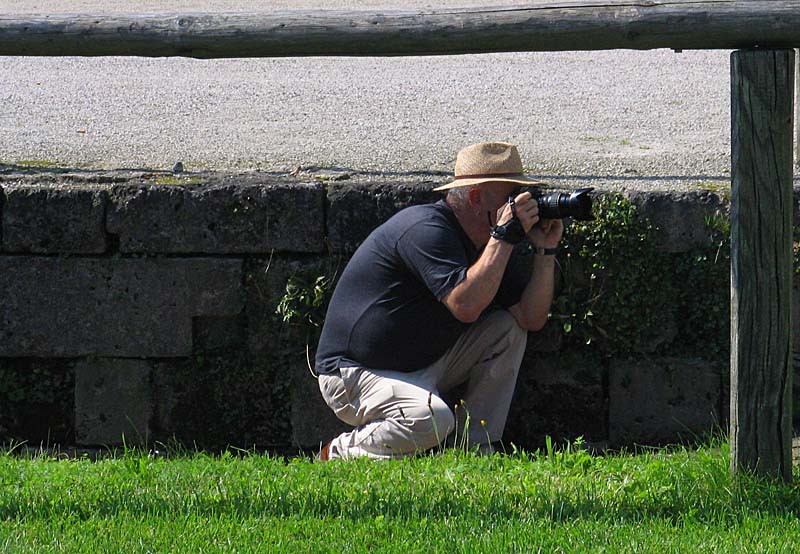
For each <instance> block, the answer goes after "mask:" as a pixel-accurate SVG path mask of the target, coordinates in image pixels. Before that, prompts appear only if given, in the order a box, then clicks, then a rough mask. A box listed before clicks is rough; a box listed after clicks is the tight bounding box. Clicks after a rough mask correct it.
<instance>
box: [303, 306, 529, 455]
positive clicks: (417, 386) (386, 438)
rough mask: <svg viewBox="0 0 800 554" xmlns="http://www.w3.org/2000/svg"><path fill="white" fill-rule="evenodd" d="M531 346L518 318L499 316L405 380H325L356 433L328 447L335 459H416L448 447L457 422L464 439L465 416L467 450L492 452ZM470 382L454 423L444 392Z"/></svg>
mask: <svg viewBox="0 0 800 554" xmlns="http://www.w3.org/2000/svg"><path fill="white" fill-rule="evenodd" d="M526 340H527V333H526V332H525V331H524V330H523V329H522V328H521V327H520V326H519V325H517V322H516V320H515V319H514V317H513V316H512V315H511V314H510V313H509V312H507V311H505V310H499V311H496V312H493V313H491V314H489V315H487V316H485V317H483V318H481V319H479V320H478V321H476V322H475V323H473V324H472V325H470V327H469V328H468V329H467V330H466V331H465V332H464V334H463V335H462V336H461V337H460V338H459V339H458V341H457V342H456V343H455V344H454V345H453V346H452V347H451V348H450V350H448V351H447V352H446V353H445V355H444V356H442V358H440V359H439V360H437V361H436V362H435V363H434V364H432V365H430V366H429V367H426V368H424V369H420V370H417V371H414V372H410V373H403V372H399V371H385V370H375V369H368V368H363V367H344V368H342V369H341V370H340V371H336V372H333V373H330V374H327V375H320V376H319V387H320V390H321V391H322V396H323V398H324V399H325V402H326V403H327V404H328V406H330V408H331V409H332V410H333V411H334V413H335V414H336V416H337V417H338V418H339V419H341V420H342V421H344V422H345V423H347V424H349V425H352V426H354V427H355V429H353V430H352V431H349V432H347V433H343V434H341V435H339V436H338V437H336V438H334V439H333V441H331V445H330V450H329V456H330V458H331V459H333V458H355V457H359V456H369V457H370V458H398V457H402V456H406V455H409V454H413V453H414V452H417V451H419V450H425V449H428V448H431V447H433V446H436V445H437V444H440V443H441V442H442V441H444V439H445V437H446V436H447V435H448V434H450V433H451V432H452V431H453V430H454V429H455V428H456V420H457V421H458V423H457V427H458V435H461V434H462V429H464V426H465V425H466V423H467V416H468V418H469V428H468V429H467V430H466V436H467V438H468V440H469V444H470V445H478V446H484V445H485V447H488V448H490V443H491V442H494V441H498V440H500V438H501V437H502V435H503V429H504V428H505V424H506V417H507V416H508V409H509V406H510V404H511V397H512V395H513V394H514V385H515V384H516V380H517V373H518V371H519V366H520V364H521V363H522V356H523V354H524V353H525V343H526ZM408 347H409V348H413V347H414V345H409V346H408ZM465 382H466V383H467V390H466V393H465V395H464V399H463V404H461V403H459V405H458V408H457V409H456V410H455V414H456V415H455V416H454V415H453V413H454V412H453V410H451V408H453V407H450V406H448V405H447V404H445V402H444V400H442V399H441V398H440V397H439V391H443V392H447V391H448V390H450V389H452V388H454V387H456V386H458V385H460V384H462V383H465ZM458 440H459V438H458V437H456V441H458Z"/></svg>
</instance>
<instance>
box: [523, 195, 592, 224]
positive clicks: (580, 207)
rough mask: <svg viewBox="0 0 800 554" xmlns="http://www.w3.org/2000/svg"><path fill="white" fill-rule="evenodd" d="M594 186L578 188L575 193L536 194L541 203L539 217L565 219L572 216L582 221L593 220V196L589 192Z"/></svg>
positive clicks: (537, 200) (535, 196)
mask: <svg viewBox="0 0 800 554" xmlns="http://www.w3.org/2000/svg"><path fill="white" fill-rule="evenodd" d="M593 190H594V188H591V187H589V188H583V189H578V190H576V191H575V192H573V193H569V194H568V193H566V192H552V193H550V194H539V195H536V194H534V198H535V199H536V202H538V203H539V217H541V218H542V219H563V218H565V217H571V218H572V219H577V220H580V221H591V220H593V219H594V215H593V214H592V197H591V196H589V193H590V192H592V191H593Z"/></svg>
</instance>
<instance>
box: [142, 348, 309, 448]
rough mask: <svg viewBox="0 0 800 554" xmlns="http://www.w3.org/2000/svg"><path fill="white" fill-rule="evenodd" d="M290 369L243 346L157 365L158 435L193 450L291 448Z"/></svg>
mask: <svg viewBox="0 0 800 554" xmlns="http://www.w3.org/2000/svg"><path fill="white" fill-rule="evenodd" d="M289 380H290V372H289V371H288V370H287V369H286V367H284V366H283V365H281V364H279V363H277V362H276V361H275V360H274V359H273V358H271V357H268V356H264V357H260V358H257V357H254V356H250V355H248V354H247V352H245V351H243V350H241V349H240V350H232V351H229V352H225V353H213V354H205V353H204V354H197V355H195V356H193V357H191V358H187V359H174V360H159V361H157V362H154V364H153V383H154V387H153V391H154V402H155V406H156V409H155V414H156V415H155V417H154V420H153V438H154V440H158V441H162V442H167V441H171V440H178V441H179V442H180V443H182V444H183V445H185V446H187V447H188V448H190V449H194V448H206V449H215V450H216V449H222V448H227V447H231V446H233V447H237V448H257V449H266V450H270V451H273V452H276V453H282V454H295V453H296V452H297V451H296V450H293V451H292V450H290V444H291V430H290V425H291V421H290V420H291V417H290V412H289V393H290V389H289Z"/></svg>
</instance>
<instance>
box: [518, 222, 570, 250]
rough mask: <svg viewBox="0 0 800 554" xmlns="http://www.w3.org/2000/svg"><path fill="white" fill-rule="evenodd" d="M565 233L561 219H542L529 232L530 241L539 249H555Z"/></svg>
mask: <svg viewBox="0 0 800 554" xmlns="http://www.w3.org/2000/svg"><path fill="white" fill-rule="evenodd" d="M563 233H564V222H563V221H561V220H560V219H540V220H539V224H538V225H536V226H534V227H533V228H532V229H531V230H530V231H528V233H527V236H528V240H529V241H531V244H533V245H534V246H536V247H538V248H555V247H556V246H558V243H559V242H560V241H561V235H562V234H563Z"/></svg>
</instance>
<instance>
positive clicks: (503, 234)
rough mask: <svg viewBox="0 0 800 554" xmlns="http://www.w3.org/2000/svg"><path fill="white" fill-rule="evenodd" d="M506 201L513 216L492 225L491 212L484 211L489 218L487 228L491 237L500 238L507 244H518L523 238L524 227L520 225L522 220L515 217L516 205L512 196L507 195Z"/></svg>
mask: <svg viewBox="0 0 800 554" xmlns="http://www.w3.org/2000/svg"><path fill="white" fill-rule="evenodd" d="M508 203H509V205H510V206H511V213H512V214H513V217H512V218H511V219H509V220H508V221H506V222H505V223H504V224H502V225H492V214H491V213H490V212H486V217H487V218H488V219H489V228H490V229H491V230H492V232H491V234H492V237H493V238H495V239H497V240H502V241H503V242H507V243H509V244H519V243H520V242H522V241H523V240H525V229H524V228H523V227H522V222H521V221H520V220H519V218H518V217H517V207H516V205H515V203H514V197H513V196H509V197H508Z"/></svg>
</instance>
